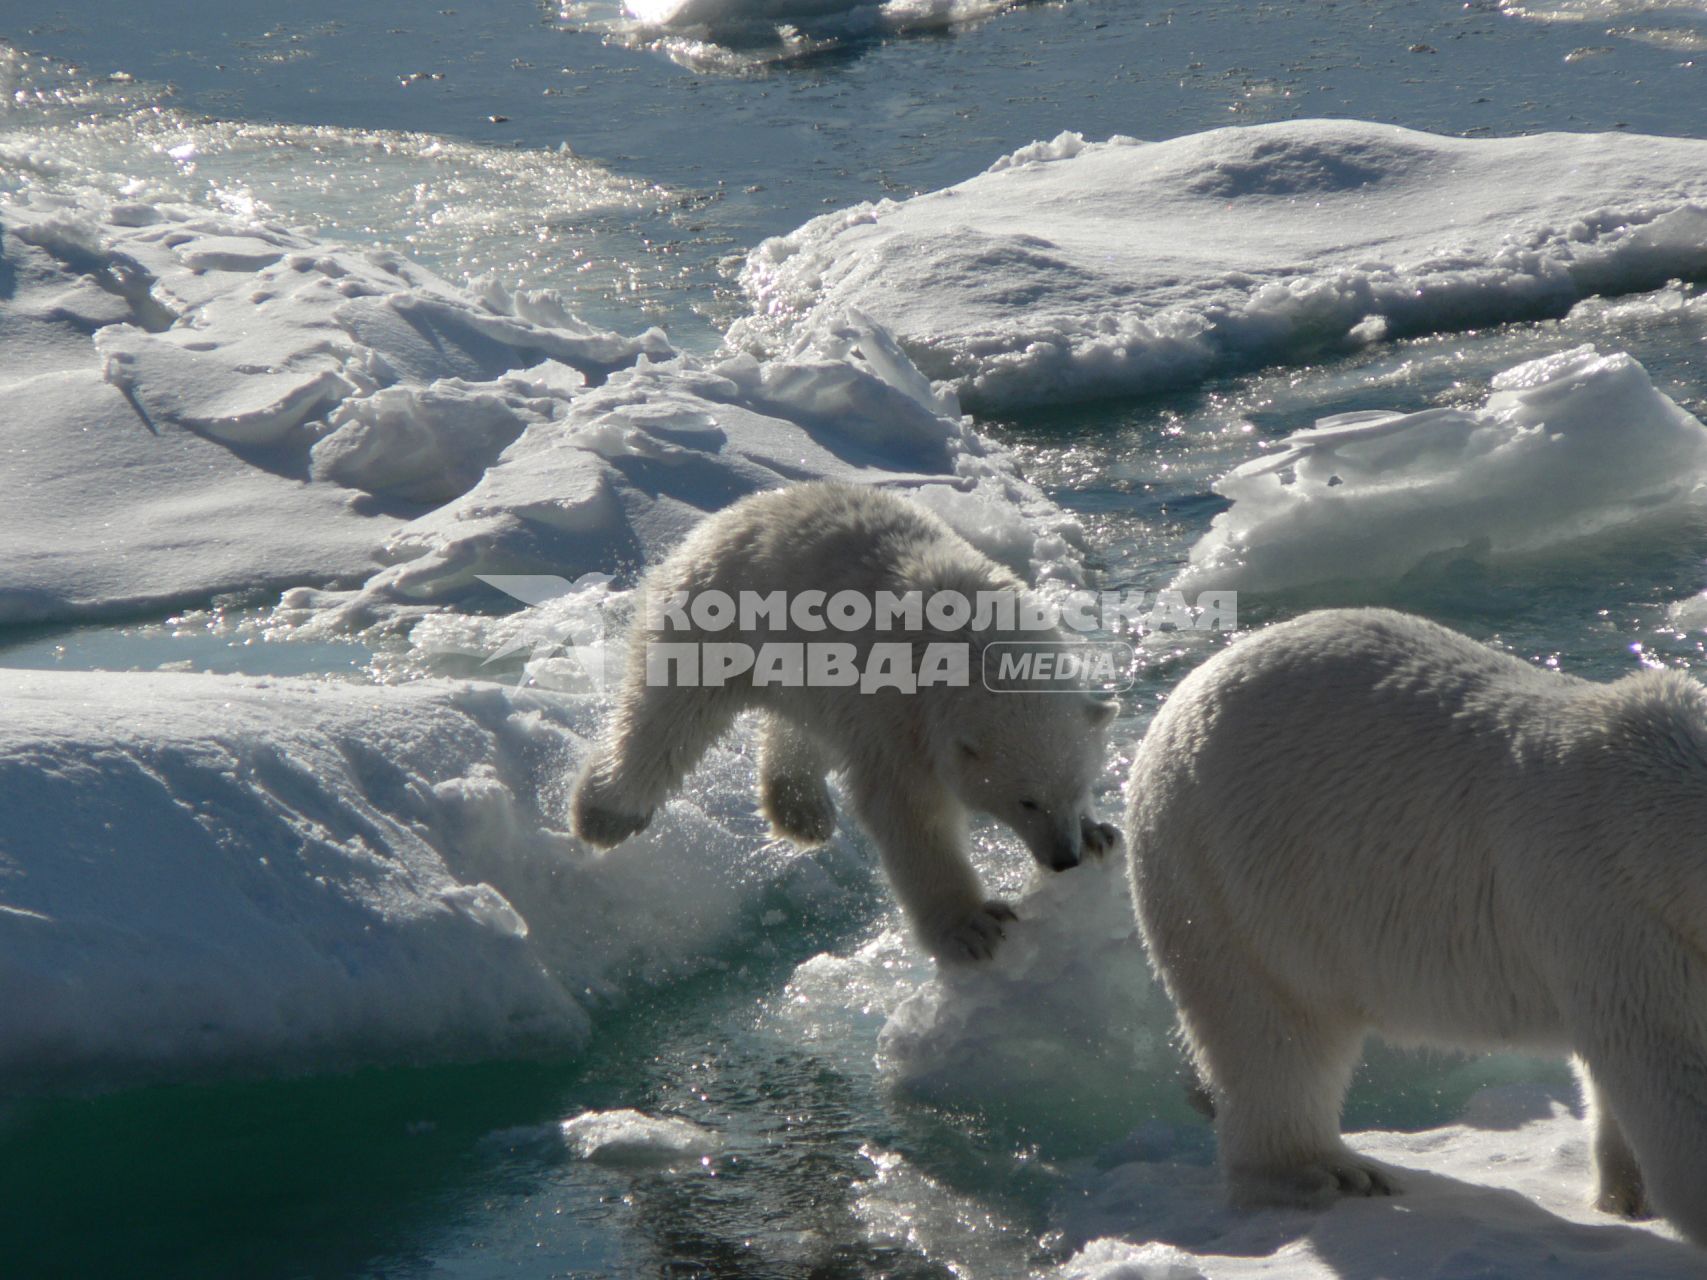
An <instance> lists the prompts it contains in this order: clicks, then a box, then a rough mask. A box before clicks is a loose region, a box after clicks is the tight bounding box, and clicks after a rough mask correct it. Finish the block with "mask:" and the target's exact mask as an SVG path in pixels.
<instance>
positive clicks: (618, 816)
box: [570, 774, 652, 849]
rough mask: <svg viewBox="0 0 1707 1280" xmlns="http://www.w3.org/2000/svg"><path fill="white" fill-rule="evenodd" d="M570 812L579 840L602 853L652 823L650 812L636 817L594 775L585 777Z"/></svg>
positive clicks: (636, 814)
mask: <svg viewBox="0 0 1707 1280" xmlns="http://www.w3.org/2000/svg"><path fill="white" fill-rule="evenodd" d="M570 809H571V812H570V822H571V825H572V826H573V828H574V832H575V835H576V837H577V838H579V839H581V840H584V841H586V842H587V843H588V844H590V845H595V846H597V847H598V848H600V849H609V848H610V847H611V846H612V845H619V844H621V843H622V842H623V841H624V840H626V839H628V837H629V836H632V835H635V834H637V833H639V832H641V831H644V830H645V829H646V826H647V824H648V823H650V822H651V821H652V814H651V812H650V811H648V812H646V813H634V812H632V811H631V810H628V809H625V808H623V807H622V805H620V804H618V803H617V802H616V800H615V798H614V797H613V796H612V795H611V794H610V793H609V790H608V789H607V788H606V787H604V786H601V785H600V784H599V783H598V782H597V781H596V780H595V777H594V775H592V774H588V775H587V776H585V777H583V778H582V779H581V782H580V785H579V786H577V787H576V788H575V798H574V800H573V801H572V802H571V805H570Z"/></svg>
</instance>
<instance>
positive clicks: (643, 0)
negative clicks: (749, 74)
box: [560, 0, 1024, 73]
mask: <svg viewBox="0 0 1707 1280" xmlns="http://www.w3.org/2000/svg"><path fill="white" fill-rule="evenodd" d="M1023 2H1024V0H623V3H622V5H621V7H620V10H616V11H613V5H612V3H611V2H610V0H565V3H563V4H562V6H561V10H560V13H561V17H562V20H563V21H564V22H565V23H566V24H569V25H571V26H573V27H576V28H578V29H582V30H592V31H600V32H603V33H605V35H607V36H608V37H609V38H610V39H612V40H615V41H617V42H618V43H621V44H624V45H628V46H629V47H631V48H645V49H653V50H656V51H657V52H660V53H663V54H665V55H666V56H667V57H669V58H670V59H671V60H672V61H675V62H677V63H680V64H681V65H683V66H687V67H692V68H694V69H696V70H701V71H726V72H736V73H739V72H746V71H752V70H753V69H755V68H760V67H764V66H766V65H771V64H776V63H781V62H789V61H794V60H798V59H801V58H805V57H810V56H813V55H815V54H821V53H823V52H825V51H826V50H829V49H833V48H836V47H837V46H839V45H842V44H844V43H846V42H848V41H850V40H861V39H868V38H872V37H881V36H886V35H900V34H904V33H907V32H920V31H942V30H945V29H947V28H951V27H956V26H961V25H964V24H967V23H971V22H977V21H979V20H980V19H983V18H989V17H992V16H994V15H996V14H998V13H1000V12H1001V11H1002V10H1004V9H1011V8H1013V7H1014V6H1015V5H1016V4H1020V3H1023Z"/></svg>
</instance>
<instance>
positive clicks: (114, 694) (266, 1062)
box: [0, 670, 858, 1087]
mask: <svg viewBox="0 0 1707 1280" xmlns="http://www.w3.org/2000/svg"><path fill="white" fill-rule="evenodd" d="M0 705H4V706H5V708H6V714H5V716H4V717H3V720H0V796H3V797H5V802H4V813H5V821H4V826H3V829H0V990H3V991H5V993H6V998H5V999H4V1000H3V1001H0V1078H4V1079H6V1080H8V1081H12V1082H14V1083H17V1082H20V1081H22V1082H34V1083H47V1082H51V1083H52V1084H53V1085H55V1086H57V1087H64V1086H67V1085H76V1084H84V1083H93V1084H103V1083H110V1082H113V1081H118V1080H124V1081H134V1080H136V1079H139V1078H147V1077H149V1076H151V1075H163V1076H181V1075H184V1074H186V1073H189V1074H193V1073H196V1072H200V1071H205V1070H208V1069H210V1068H215V1067H218V1068H222V1069H230V1068H234V1067H235V1068H239V1069H251V1070H265V1071H267V1072H269V1073H272V1072H277V1071H280V1070H285V1069H291V1068H305V1067H317V1068H324V1067H329V1066H331V1067H336V1066H340V1065H348V1064H351V1063H356V1062H363V1061H373V1060H388V1059H389V1060H396V1059H400V1058H406V1057H411V1056H417V1055H429V1056H431V1057H434V1058H444V1057H452V1058H455V1057H472V1056H478V1055H483V1054H496V1053H511V1054H513V1053H518V1052H527V1051H530V1050H536V1049H539V1048H543V1047H552V1048H559V1049H561V1048H565V1047H568V1048H573V1047H575V1046H576V1045H578V1044H579V1043H580V1042H581V1040H582V1039H583V1038H584V1036H585V1035H586V1033H587V1030H588V1026H589V1021H588V1020H589V1014H590V1013H591V1012H594V1011H596V1010H598V1009H599V1008H601V1007H602V1006H603V1005H605V1004H606V1003H608V1002H610V1001H613V1000H617V999H620V998H623V997H624V996H626V995H629V994H632V993H633V991H634V990H636V989H637V988H638V987H641V986H644V985H646V984H648V983H651V982H657V981H662V980H665V979H668V978H671V977H672V976H676V975H679V974H681V973H684V972H692V971H695V970H697V969H699V968H701V967H703V966H704V965H705V964H707V963H714V962H715V957H716V954H717V952H718V951H719V950H720V949H721V948H723V947H726V946H728V945H729V944H730V943H731V942H732V940H733V938H734V936H735V933H736V931H737V929H738V922H740V921H742V920H748V921H749V924H750V917H752V916H754V915H755V914H757V913H758V912H759V911H760V910H762V909H766V908H768V909H773V910H775V909H783V910H788V911H799V912H801V913H804V914H812V913H821V912H823V911H825V910H830V909H834V907H835V905H836V904H838V903H839V902H840V901H841V897H842V894H843V893H844V892H845V890H844V888H842V887H841V885H843V884H844V883H846V881H847V876H846V872H845V869H843V870H842V871H838V870H837V867H838V864H837V859H838V858H840V857H842V856H845V855H842V854H838V853H837V852H836V851H835V850H834V849H831V850H826V851H825V852H823V853H821V854H819V855H814V856H812V857H801V856H799V855H796V854H794V853H793V852H792V851H790V850H787V849H785V848H782V847H779V846H776V845H772V844H769V843H767V841H766V840H765V838H764V836H763V834H762V830H761V825H760V823H759V821H758V819H757V817H756V815H754V813H753V812H752V809H753V806H752V803H751V801H750V800H747V799H745V797H747V796H749V795H750V786H751V778H750V769H749V767H748V765H747V762H746V761H745V760H744V759H743V758H742V757H740V756H739V755H738V754H736V753H733V752H728V753H725V752H717V753H714V756H713V758H712V759H711V760H710V761H709V762H708V764H707V765H706V769H707V771H708V772H707V778H708V779H709V783H708V785H709V786H710V788H711V791H712V792H713V793H714V795H715V797H717V798H715V799H714V800H713V801H711V802H710V804H709V809H708V808H707V807H706V805H704V804H701V803H696V802H694V801H692V800H687V799H684V800H680V801H677V802H673V803H672V804H671V805H670V806H669V808H668V809H667V810H666V811H665V812H664V813H662V814H660V815H659V818H658V820H657V821H656V822H655V823H654V824H653V827H652V829H650V830H649V831H648V832H646V833H645V834H644V835H642V836H641V837H638V838H637V839H636V840H634V841H631V842H630V843H629V844H628V845H625V846H624V848H623V849H622V850H620V851H619V852H618V853H617V854H614V855H611V856H604V857H601V856H596V855H594V854H593V853H591V852H590V851H588V850H587V849H585V848H584V847H582V846H580V845H579V844H578V843H577V842H575V841H574V840H573V839H572V838H571V837H570V836H569V835H568V834H567V833H566V831H565V829H564V821H563V817H562V814H561V813H560V812H559V809H560V807H561V804H562V801H563V796H564V794H565V789H566V785H567V781H568V778H569V777H570V776H571V775H572V772H573V770H574V768H575V765H576V761H577V759H578V757H579V754H580V751H581V749H582V744H583V742H584V740H585V739H586V737H587V736H588V735H590V734H591V733H592V732H594V731H595V730H596V728H597V709H596V706H595V705H594V704H593V703H592V702H591V701H590V700H588V699H566V698H552V697H548V696H540V695H534V694H530V693H525V692H524V693H518V692H513V691H507V690H505V689H503V688H501V687H498V686H495V685H491V684H486V685H463V684H456V683H452V682H445V681H417V682H414V683H411V684H408V685H404V686H400V687H390V688H386V687H373V686H365V685H358V684H352V683H341V682H336V681H327V680H316V679H309V678H294V679H254V678H240V677H225V676H212V675H181V674H139V673H101V672H95V673H77V672H29V671H19V670H10V671H5V672H0ZM725 795H727V796H733V797H741V798H742V799H740V800H734V801H730V802H727V803H726V802H724V800H723V799H722V798H721V797H723V796H725ZM832 872H835V874H832ZM855 879H856V880H857V879H858V877H857V876H856V877H855Z"/></svg>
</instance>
